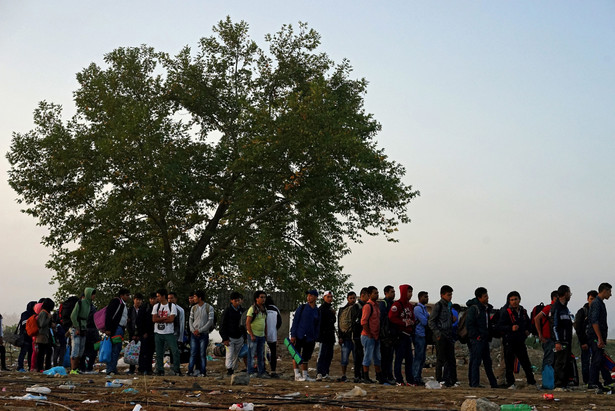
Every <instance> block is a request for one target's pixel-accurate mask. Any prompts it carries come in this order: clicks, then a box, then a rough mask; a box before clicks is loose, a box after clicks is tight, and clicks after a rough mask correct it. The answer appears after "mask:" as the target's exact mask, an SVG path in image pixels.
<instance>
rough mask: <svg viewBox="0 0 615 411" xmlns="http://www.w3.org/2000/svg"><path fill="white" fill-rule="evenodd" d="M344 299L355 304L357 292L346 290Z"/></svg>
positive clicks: (349, 303)
mask: <svg viewBox="0 0 615 411" xmlns="http://www.w3.org/2000/svg"><path fill="white" fill-rule="evenodd" d="M346 301H348V305H353V304H355V303H356V302H357V293H355V292H354V291H350V292H348V294H346Z"/></svg>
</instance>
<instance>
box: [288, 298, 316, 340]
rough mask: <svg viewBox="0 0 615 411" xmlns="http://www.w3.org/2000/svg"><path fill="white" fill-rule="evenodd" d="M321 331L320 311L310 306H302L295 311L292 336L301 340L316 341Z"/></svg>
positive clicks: (291, 330)
mask: <svg viewBox="0 0 615 411" xmlns="http://www.w3.org/2000/svg"><path fill="white" fill-rule="evenodd" d="M319 330H320V311H319V310H318V307H314V308H312V307H311V306H310V305H309V304H307V303H304V304H301V305H300V306H299V307H298V308H297V310H296V311H295V317H294V318H293V325H292V327H291V328H290V336H291V337H295V338H297V339H299V340H306V341H316V339H317V338H318V331H319Z"/></svg>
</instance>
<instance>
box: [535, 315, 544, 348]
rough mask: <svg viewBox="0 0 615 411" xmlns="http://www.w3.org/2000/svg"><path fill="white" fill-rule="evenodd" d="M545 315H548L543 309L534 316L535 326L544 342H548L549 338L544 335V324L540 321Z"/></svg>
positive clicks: (539, 337)
mask: <svg viewBox="0 0 615 411" xmlns="http://www.w3.org/2000/svg"><path fill="white" fill-rule="evenodd" d="M543 317H546V315H545V313H544V312H542V311H541V312H539V313H538V314H536V316H535V317H534V326H535V327H536V332H537V333H538V339H539V340H540V342H542V343H544V342H547V340H546V339H545V338H544V337H543V336H542V324H541V323H540V321H541V319H542V318H543Z"/></svg>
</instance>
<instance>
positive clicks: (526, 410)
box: [500, 404, 534, 411]
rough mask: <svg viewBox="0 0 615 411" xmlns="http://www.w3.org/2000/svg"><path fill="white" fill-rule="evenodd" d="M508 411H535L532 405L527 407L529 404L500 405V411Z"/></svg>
mask: <svg viewBox="0 0 615 411" xmlns="http://www.w3.org/2000/svg"><path fill="white" fill-rule="evenodd" d="M508 410H515V411H532V410H534V407H532V406H531V405H527V404H503V405H500V411H508Z"/></svg>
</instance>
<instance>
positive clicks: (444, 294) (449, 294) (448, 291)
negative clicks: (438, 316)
mask: <svg viewBox="0 0 615 411" xmlns="http://www.w3.org/2000/svg"><path fill="white" fill-rule="evenodd" d="M440 297H441V298H442V299H443V300H444V301H448V302H449V303H450V302H451V300H452V299H453V287H451V286H450V285H443V286H442V287H440Z"/></svg>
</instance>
